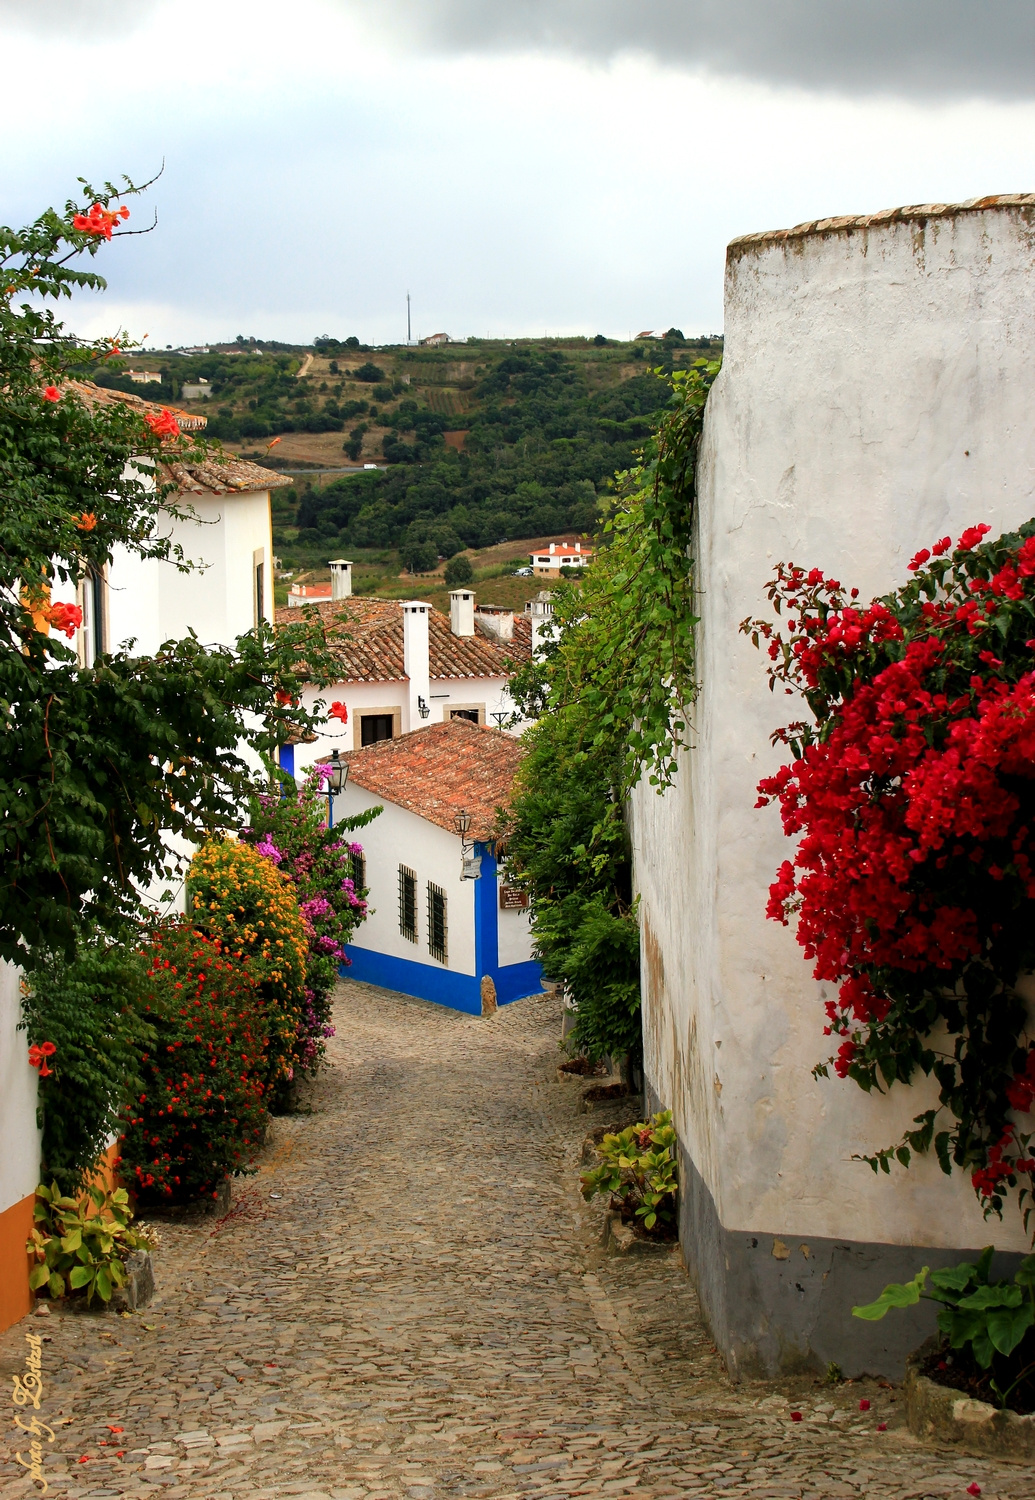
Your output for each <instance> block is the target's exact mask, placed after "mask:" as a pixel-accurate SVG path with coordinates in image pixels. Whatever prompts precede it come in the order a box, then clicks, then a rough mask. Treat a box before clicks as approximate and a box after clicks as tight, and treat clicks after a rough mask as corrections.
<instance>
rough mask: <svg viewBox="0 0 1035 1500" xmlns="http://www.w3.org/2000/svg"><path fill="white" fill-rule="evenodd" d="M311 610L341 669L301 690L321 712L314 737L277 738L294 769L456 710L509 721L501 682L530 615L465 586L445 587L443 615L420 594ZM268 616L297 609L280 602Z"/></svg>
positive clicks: (528, 642)
mask: <svg viewBox="0 0 1035 1500" xmlns="http://www.w3.org/2000/svg"><path fill="white" fill-rule="evenodd" d="M338 566H339V567H340V568H344V567H347V566H348V565H347V564H345V563H340V564H338ZM316 613H317V614H318V615H319V617H320V618H321V619H322V620H324V621H325V622H326V625H327V632H328V641H329V644H330V645H331V648H332V650H333V651H334V653H335V655H336V656H337V658H338V660H339V661H340V663H341V669H342V670H341V678H340V680H339V681H338V682H337V683H335V684H334V685H333V686H331V687H329V688H316V687H313V688H306V689H305V690H304V692H303V695H302V697H303V702H304V703H305V706H306V707H307V708H309V707H311V706H312V705H313V704H315V703H316V702H317V700H319V699H323V700H324V702H326V704H327V705H328V715H329V716H328V718H327V719H326V721H325V723H324V726H323V728H322V729H321V731H320V732H319V733H318V734H317V737H316V739H315V740H312V741H310V742H308V743H300V744H297V745H285V746H283V747H282V750H281V762H280V763H281V765H282V766H283V767H284V769H285V770H290V771H293V772H295V773H296V774H298V773H302V772H304V771H305V770H307V769H308V768H309V767H310V766H311V765H313V764H315V763H316V762H317V761H319V760H320V759H321V758H322V757H324V756H326V755H327V753H328V751H329V750H330V749H331V748H334V749H338V750H340V751H342V752H344V751H351V750H358V749H362V748H363V747H364V746H366V745H373V744H377V743H379V742H381V741H383V740H392V739H398V738H399V736H400V735H404V734H408V733H410V731H411V730H414V729H420V728H422V727H427V726H430V725H435V724H442V723H449V722H451V721H453V720H456V719H462V720H467V721H469V722H470V723H472V724H480V725H490V726H495V727H496V728H504V727H506V728H508V729H509V727H510V721H511V718H512V716H513V714H514V709H515V705H514V703H513V700H512V699H511V697H510V692H509V682H510V677H511V674H512V673H513V671H514V670H515V668H517V667H519V666H521V665H522V664H524V663H525V662H527V661H528V660H529V658H530V656H531V654H532V641H533V625H532V621H531V619H529V618H526V617H524V616H517V617H515V615H514V613H513V611H511V610H501V609H488V610H485V611H482V610H479V609H477V608H476V601H475V596H474V594H473V593H472V592H471V590H470V589H455V590H454V591H453V593H452V594H450V612H449V617H448V618H447V617H446V616H445V615H444V614H442V613H441V611H439V610H436V609H433V608H432V606H431V605H430V604H428V603H426V602H425V601H423V600H420V599H408V600H398V599H359V598H352V597H348V596H345V597H342V598H338V599H334V600H331V601H328V602H326V603H320V604H318V605H316ZM277 619H278V621H282V622H290V621H291V620H297V619H298V615H297V614H296V612H295V610H294V609H283V610H280V611H278V614H277ZM335 704H337V705H339V707H338V709H337V710H335V709H334V705H335ZM343 715H344V717H343Z"/></svg>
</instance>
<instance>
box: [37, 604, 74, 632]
mask: <svg viewBox="0 0 1035 1500" xmlns="http://www.w3.org/2000/svg"><path fill="white" fill-rule="evenodd" d="M43 617H44V619H45V620H46V621H47V623H48V625H52V626H53V627H54V629H55V630H62V631H64V633H65V635H67V636H68V639H69V640H71V639H72V637H73V636H74V635H75V633H76V631H77V630H78V629H79V627H80V625H81V624H82V623H83V612H82V610H81V609H80V608H79V605H78V604H48V605H47V607H46V609H45V610H44V611H43Z"/></svg>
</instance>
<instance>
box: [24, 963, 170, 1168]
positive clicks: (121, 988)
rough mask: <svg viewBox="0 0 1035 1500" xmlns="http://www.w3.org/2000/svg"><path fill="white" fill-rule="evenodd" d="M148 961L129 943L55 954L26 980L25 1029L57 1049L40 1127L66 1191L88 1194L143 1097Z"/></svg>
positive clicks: (42, 1097)
mask: <svg viewBox="0 0 1035 1500" xmlns="http://www.w3.org/2000/svg"><path fill="white" fill-rule="evenodd" d="M143 981H144V964H143V962H142V961H141V959H140V956H139V955H138V954H137V953H135V952H134V951H133V950H132V949H130V948H128V947H125V946H123V945H121V944H120V945H111V946H103V945H98V946H95V947H85V946H81V947H80V949H79V952H78V953H77V955H76V957H75V958H74V959H72V960H71V961H66V960H65V959H64V958H63V957H62V956H61V955H60V954H51V955H48V956H47V957H45V958H44V959H42V960H41V961H40V963H39V964H38V965H37V967H36V968H35V969H34V970H33V971H32V972H31V973H30V974H28V975H27V977H26V979H25V981H24V983H23V996H22V1025H23V1027H24V1029H25V1031H26V1033H27V1036H28V1040H29V1041H30V1042H31V1043H33V1044H34V1045H35V1046H37V1047H38V1046H40V1045H41V1044H43V1045H45V1044H46V1043H50V1044H51V1045H52V1046H53V1048H54V1051H53V1053H52V1054H51V1055H50V1056H49V1057H48V1059H47V1071H46V1072H43V1071H42V1069H41V1077H40V1084H39V1092H38V1100H39V1102H38V1105H37V1123H38V1124H39V1125H40V1126H41V1127H42V1129H43V1142H42V1164H43V1171H44V1172H45V1174H46V1176H47V1177H48V1178H50V1179H52V1180H53V1181H55V1182H56V1183H57V1184H58V1185H59V1187H60V1189H61V1191H62V1192H63V1193H76V1192H79V1191H81V1190H82V1188H83V1187H84V1185H85V1182H86V1179H87V1177H88V1176H89V1174H90V1172H91V1171H92V1169H93V1168H94V1167H95V1165H96V1163H97V1161H98V1158H99V1157H100V1156H101V1153H102V1152H103V1151H104V1149H105V1147H106V1145H107V1144H108V1141H109V1140H110V1139H111V1138H112V1137H113V1136H114V1135H115V1134H116V1133H117V1131H118V1125H119V1115H120V1110H121V1107H122V1104H123V1101H124V1100H125V1099H126V1097H127V1096H132V1095H133V1094H134V1093H139V1092H140V1053H141V1051H142V1050H143V1049H144V1048H145V1046H146V1045H147V1043H148V1042H149V1041H151V1040H153V1037H154V1033H153V1031H152V1029H151V1027H150V1025H149V1024H148V1023H147V1021H146V1020H145V1019H144V1018H143V1016H142V1014H141V1009H140V995H141V991H142V986H143Z"/></svg>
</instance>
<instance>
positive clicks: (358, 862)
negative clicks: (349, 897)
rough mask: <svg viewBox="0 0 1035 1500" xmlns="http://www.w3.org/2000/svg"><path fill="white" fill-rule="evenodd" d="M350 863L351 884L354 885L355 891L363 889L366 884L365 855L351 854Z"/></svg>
mask: <svg viewBox="0 0 1035 1500" xmlns="http://www.w3.org/2000/svg"><path fill="white" fill-rule="evenodd" d="M351 863H352V884H353V885H354V886H355V888H356V890H357V891H362V890H365V889H366V884H367V857H366V855H365V854H353V855H352V858H351Z"/></svg>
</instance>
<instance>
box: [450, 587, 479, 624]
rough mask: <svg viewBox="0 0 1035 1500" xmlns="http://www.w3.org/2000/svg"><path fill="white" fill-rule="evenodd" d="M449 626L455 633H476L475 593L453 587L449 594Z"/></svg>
mask: <svg viewBox="0 0 1035 1500" xmlns="http://www.w3.org/2000/svg"><path fill="white" fill-rule="evenodd" d="M449 628H450V630H451V631H452V632H453V634H454V635H474V595H473V594H472V593H471V590H470V589H453V591H452V593H451V594H450V596H449Z"/></svg>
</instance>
